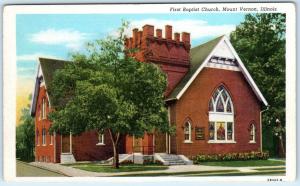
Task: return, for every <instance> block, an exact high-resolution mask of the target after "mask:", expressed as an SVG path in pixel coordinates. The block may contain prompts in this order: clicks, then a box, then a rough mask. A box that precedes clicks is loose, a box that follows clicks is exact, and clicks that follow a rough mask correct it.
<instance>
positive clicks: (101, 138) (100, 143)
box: [96, 132, 105, 145]
mask: <svg viewBox="0 0 300 186" xmlns="http://www.w3.org/2000/svg"><path fill="white" fill-rule="evenodd" d="M96 145H105V144H104V134H103V133H100V132H98V143H97V144H96Z"/></svg>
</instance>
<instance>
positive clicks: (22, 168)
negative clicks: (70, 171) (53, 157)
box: [16, 161, 64, 177]
mask: <svg viewBox="0 0 300 186" xmlns="http://www.w3.org/2000/svg"><path fill="white" fill-rule="evenodd" d="M16 168H17V177H58V176H59V177H61V176H64V175H63V174H59V173H56V172H53V171H49V170H45V169H42V168H38V167H35V166H32V165H30V164H28V163H25V162H21V161H17V167H16Z"/></svg>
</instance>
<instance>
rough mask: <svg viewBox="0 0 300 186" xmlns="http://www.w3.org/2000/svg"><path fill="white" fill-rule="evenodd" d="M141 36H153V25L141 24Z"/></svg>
mask: <svg viewBox="0 0 300 186" xmlns="http://www.w3.org/2000/svg"><path fill="white" fill-rule="evenodd" d="M143 36H154V26H152V25H144V26H143Z"/></svg>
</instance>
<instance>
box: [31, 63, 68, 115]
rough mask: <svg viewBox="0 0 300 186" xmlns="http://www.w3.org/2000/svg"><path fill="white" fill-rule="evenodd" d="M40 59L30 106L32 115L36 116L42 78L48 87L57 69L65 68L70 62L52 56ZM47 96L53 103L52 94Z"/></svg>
mask: <svg viewBox="0 0 300 186" xmlns="http://www.w3.org/2000/svg"><path fill="white" fill-rule="evenodd" d="M38 60H39V65H38V71H37V75H36V79H35V86H34V90H33V95H32V100H31V108H30V113H31V115H32V116H34V115H35V112H36V104H37V98H38V94H39V87H40V83H41V79H43V80H44V82H45V87H46V89H48V88H49V85H50V83H51V81H52V79H53V75H54V72H55V70H57V69H61V68H63V67H64V64H65V63H66V62H68V61H64V60H60V59H50V58H39V59H38ZM47 96H48V99H49V102H50V103H51V99H52V98H51V95H49V94H47Z"/></svg>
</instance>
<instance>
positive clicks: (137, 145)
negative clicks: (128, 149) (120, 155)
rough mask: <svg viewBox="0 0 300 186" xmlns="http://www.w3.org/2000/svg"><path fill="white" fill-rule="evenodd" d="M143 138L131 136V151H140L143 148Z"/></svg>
mask: <svg viewBox="0 0 300 186" xmlns="http://www.w3.org/2000/svg"><path fill="white" fill-rule="evenodd" d="M142 149H143V139H142V138H136V137H133V152H142V151H143V150H142Z"/></svg>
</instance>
